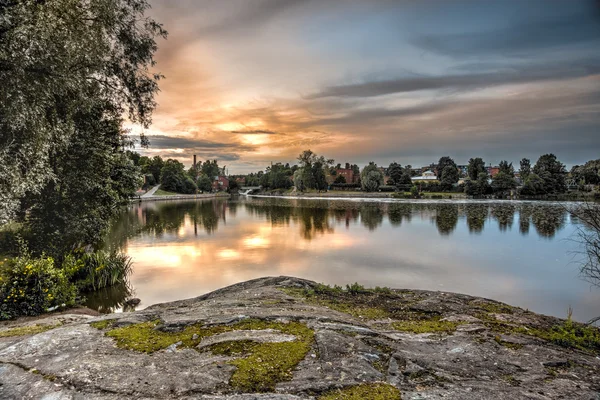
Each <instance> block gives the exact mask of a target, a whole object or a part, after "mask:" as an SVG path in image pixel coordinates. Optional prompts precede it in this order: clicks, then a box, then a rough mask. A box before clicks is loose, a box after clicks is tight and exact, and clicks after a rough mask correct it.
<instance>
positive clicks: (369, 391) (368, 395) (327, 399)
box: [318, 383, 401, 400]
mask: <svg viewBox="0 0 600 400" xmlns="http://www.w3.org/2000/svg"><path fill="white" fill-rule="evenodd" d="M400 399H401V396H400V390H399V389H398V388H396V387H395V386H392V385H390V384H388V383H363V384H361V385H357V386H350V387H347V388H345V389H336V390H333V391H331V392H328V393H326V394H324V395H322V396H320V397H319V399H318V400H400Z"/></svg>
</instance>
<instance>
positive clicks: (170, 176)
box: [160, 159, 196, 194]
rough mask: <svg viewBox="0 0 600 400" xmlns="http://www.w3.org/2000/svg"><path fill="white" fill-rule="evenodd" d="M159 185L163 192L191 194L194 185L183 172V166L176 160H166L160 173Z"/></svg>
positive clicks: (193, 190)
mask: <svg viewBox="0 0 600 400" xmlns="http://www.w3.org/2000/svg"><path fill="white" fill-rule="evenodd" d="M160 185H161V188H162V189H163V190H167V191H171V192H176V193H183V194H193V193H195V192H196V184H195V183H194V181H193V180H192V178H190V177H189V175H188V174H187V173H186V172H185V169H184V166H183V164H182V163H180V162H179V161H177V160H173V159H168V160H167V161H166V162H165V165H164V166H163V167H162V169H161V171H160Z"/></svg>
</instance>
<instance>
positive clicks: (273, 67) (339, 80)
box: [144, 0, 600, 173]
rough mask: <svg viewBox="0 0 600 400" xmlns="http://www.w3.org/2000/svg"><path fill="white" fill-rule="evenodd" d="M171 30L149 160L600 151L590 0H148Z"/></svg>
mask: <svg viewBox="0 0 600 400" xmlns="http://www.w3.org/2000/svg"><path fill="white" fill-rule="evenodd" d="M150 2H151V4H152V6H153V8H152V10H151V12H150V13H151V15H152V16H153V17H154V18H155V19H156V20H158V21H159V22H161V23H163V24H164V26H165V28H166V29H167V30H168V31H169V37H168V39H167V40H161V41H160V42H159V50H158V53H157V55H156V59H157V61H158V65H157V67H158V69H159V70H160V72H162V73H163V74H164V75H165V76H166V79H165V80H163V81H161V93H160V94H159V96H158V98H157V100H158V103H159V106H158V109H157V110H156V112H155V115H154V123H153V125H152V127H151V128H150V129H149V130H148V132H147V134H148V135H149V136H150V141H151V146H150V148H149V149H148V150H146V151H144V153H145V154H147V155H156V154H160V155H161V156H163V157H167V158H168V157H172V158H178V159H179V160H180V161H182V162H184V163H185V164H187V165H189V164H190V163H191V159H192V155H193V154H197V155H198V157H199V159H200V160H205V159H207V158H210V159H214V158H216V159H218V160H219V164H221V165H227V166H228V167H229V172H230V173H244V172H251V171H256V170H259V169H264V167H265V166H266V165H268V164H269V163H270V162H271V161H273V162H278V161H281V162H292V161H294V160H295V158H296V156H297V155H298V153H300V152H301V151H302V150H304V149H307V148H310V149H311V150H313V151H315V152H317V153H319V154H323V155H325V156H327V157H328V158H334V159H335V160H336V162H341V163H342V164H343V163H345V162H351V163H357V164H359V165H364V164H366V163H368V162H369V161H371V160H372V161H375V162H377V163H378V164H380V165H388V164H389V163H390V162H391V161H397V162H399V163H401V164H403V165H404V164H412V165H413V166H420V165H425V164H429V163H430V162H433V161H437V159H439V157H440V156H443V155H450V156H452V157H454V158H455V160H456V162H457V163H459V164H463V163H466V161H467V160H468V159H469V158H470V157H477V156H481V157H483V158H484V160H485V161H486V162H491V163H494V164H496V163H497V162H498V161H500V160H501V159H505V158H506V159H508V160H509V161H513V162H515V163H518V160H519V159H520V158H522V157H529V158H532V159H534V160H535V159H537V157H538V156H539V155H540V154H542V153H545V152H554V153H555V154H557V155H558V157H559V159H561V160H562V161H563V162H565V163H566V164H568V165H572V164H577V163H582V162H585V161H586V160H588V159H592V158H594V159H595V158H598V157H599V156H600V112H599V111H600V52H599V51H598V49H600V6H599V2H598V1H592V0H581V1H578V0H562V1H561V0H540V1H535V0H528V1H522V0H515V1H510V0H502V1H498V0H489V1H485V0H473V1H469V0H456V1H451V0H443V1H442V0H440V1H433V0H432V1H426V0H421V1H415V0H381V1H376V0H364V1H359V0H331V1H325V0H235V1H234V0H176V1H173V0H151V1H150Z"/></svg>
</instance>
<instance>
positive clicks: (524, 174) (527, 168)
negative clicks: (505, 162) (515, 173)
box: [519, 158, 531, 183]
mask: <svg viewBox="0 0 600 400" xmlns="http://www.w3.org/2000/svg"><path fill="white" fill-rule="evenodd" d="M520 166H521V168H520V169H519V177H520V178H521V182H523V183H525V181H526V180H527V178H528V177H529V174H531V161H529V159H528V158H523V159H522V160H521V162H520Z"/></svg>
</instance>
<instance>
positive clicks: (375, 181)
mask: <svg viewBox="0 0 600 400" xmlns="http://www.w3.org/2000/svg"><path fill="white" fill-rule="evenodd" d="M360 181H361V185H362V188H363V190H366V191H367V192H375V191H376V190H377V189H379V186H381V185H383V173H382V172H381V171H380V170H379V168H378V167H377V164H375V163H374V162H373V161H371V162H370V163H369V165H367V166H366V167H364V168H363V170H362V172H361V173H360Z"/></svg>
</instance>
